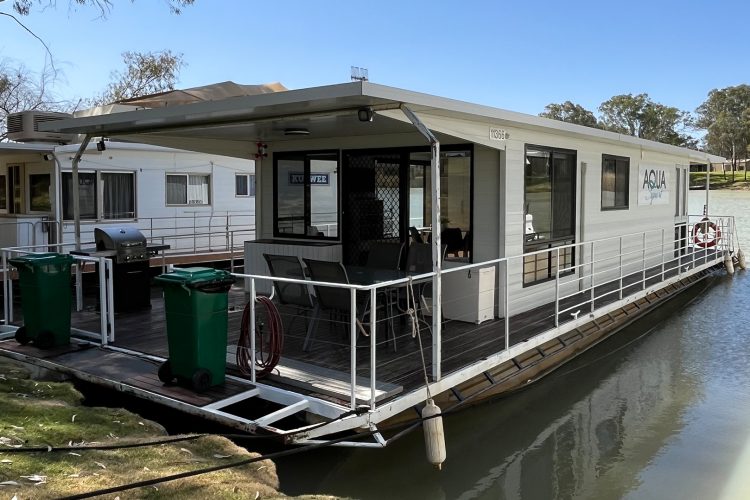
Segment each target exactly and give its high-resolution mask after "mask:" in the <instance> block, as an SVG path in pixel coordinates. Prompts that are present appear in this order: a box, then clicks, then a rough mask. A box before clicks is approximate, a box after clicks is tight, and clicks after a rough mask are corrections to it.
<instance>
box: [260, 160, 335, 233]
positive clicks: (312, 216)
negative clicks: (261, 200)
mask: <svg viewBox="0 0 750 500" xmlns="http://www.w3.org/2000/svg"><path fill="white" fill-rule="evenodd" d="M338 166H339V155H338V152H299V153H276V154H274V195H275V196H274V235H275V236H294V237H305V236H307V237H315V238H321V237H322V238H335V237H337V236H338V224H339V220H338V216H339V206H338Z"/></svg>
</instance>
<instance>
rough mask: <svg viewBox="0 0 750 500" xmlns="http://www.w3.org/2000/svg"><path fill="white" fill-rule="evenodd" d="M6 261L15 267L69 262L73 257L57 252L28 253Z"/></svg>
mask: <svg viewBox="0 0 750 500" xmlns="http://www.w3.org/2000/svg"><path fill="white" fill-rule="evenodd" d="M8 262H10V263H11V264H12V265H14V266H16V267H18V266H26V267H40V266H49V265H64V264H70V263H72V262H73V257H71V256H70V255H64V254H59V253H30V254H26V255H20V256H18V257H14V258H12V259H8Z"/></svg>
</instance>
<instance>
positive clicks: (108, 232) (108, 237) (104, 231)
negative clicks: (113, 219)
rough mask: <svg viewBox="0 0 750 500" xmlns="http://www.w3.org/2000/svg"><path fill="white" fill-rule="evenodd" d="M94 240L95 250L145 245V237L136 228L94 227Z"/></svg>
mask: <svg viewBox="0 0 750 500" xmlns="http://www.w3.org/2000/svg"><path fill="white" fill-rule="evenodd" d="M94 240H96V249H97V250H100V251H101V250H117V249H118V248H122V247H134V246H137V247H141V246H143V247H145V246H146V237H145V236H143V233H141V232H140V231H139V230H138V229H136V228H134V227H129V226H123V227H96V228H94Z"/></svg>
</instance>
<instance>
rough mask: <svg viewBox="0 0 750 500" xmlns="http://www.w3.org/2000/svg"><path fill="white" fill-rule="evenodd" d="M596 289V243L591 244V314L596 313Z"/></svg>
mask: <svg viewBox="0 0 750 500" xmlns="http://www.w3.org/2000/svg"><path fill="white" fill-rule="evenodd" d="M595 291H596V290H595V287H594V242H593V241H592V242H591V312H592V313H593V312H594V300H595V299H596V293H595Z"/></svg>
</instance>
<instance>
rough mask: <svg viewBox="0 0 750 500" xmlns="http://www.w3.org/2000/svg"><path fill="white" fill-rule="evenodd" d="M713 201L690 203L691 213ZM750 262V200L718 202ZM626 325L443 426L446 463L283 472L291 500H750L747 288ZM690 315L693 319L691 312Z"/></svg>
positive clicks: (411, 447) (333, 459)
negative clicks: (305, 496)
mask: <svg viewBox="0 0 750 500" xmlns="http://www.w3.org/2000/svg"><path fill="white" fill-rule="evenodd" d="M704 202H705V193H704V192H703V191H692V192H691V197H690V208H691V213H701V212H702V209H703V203H704ZM710 208H711V210H710V213H712V214H719V215H723V214H734V215H736V216H737V227H738V231H739V234H740V239H741V241H744V242H746V244H747V245H748V246H747V247H746V248H747V249H746V250H745V251H746V252H747V253H748V254H750V251H749V250H750V193H749V192H731V191H720V192H716V193H713V192H712V193H711V207H710ZM707 286H708V287H707V288H705V289H702V287H700V286H699V287H694V289H693V290H691V291H689V292H687V293H686V294H683V296H681V297H680V298H679V299H678V300H677V301H673V302H672V303H670V304H669V305H668V306H667V307H663V308H661V310H659V311H657V312H656V313H654V314H651V315H649V316H648V317H647V318H645V319H643V320H641V321H639V322H637V323H635V324H633V325H631V326H630V327H629V328H627V329H626V330H623V331H622V332H620V333H618V334H617V335H616V336H615V338H613V339H610V340H608V341H607V342H605V343H604V344H602V345H600V346H598V347H597V348H595V349H593V350H591V351H589V352H587V353H585V354H584V355H583V356H580V357H579V358H577V359H576V360H574V361H572V362H571V363H569V364H567V365H565V366H563V367H562V368H560V369H559V370H558V371H557V372H555V373H553V374H552V375H551V376H549V377H547V378H546V379H543V380H542V381H540V382H538V383H537V384H534V385H532V386H531V387H529V388H528V389H527V390H524V391H522V392H520V393H517V394H515V395H513V396H510V397H507V398H505V399H502V400H496V401H492V402H489V403H486V404H482V405H480V406H477V407H474V408H471V409H469V410H467V411H464V412H461V413H458V414H455V415H451V416H449V417H446V419H445V422H444V424H445V430H446V446H447V452H448V458H447V460H446V462H445V464H444V465H443V470H442V471H437V470H434V469H433V468H432V467H431V466H430V465H429V464H427V462H426V460H425V455H424V444H423V440H422V439H423V438H422V434H421V430H419V431H417V432H414V433H412V434H410V435H408V436H406V437H405V438H402V439H400V440H398V441H396V442H395V443H393V444H392V445H389V446H388V447H387V448H386V449H384V450H377V451H373V450H350V449H340V448H338V449H332V448H329V449H325V450H321V451H319V452H315V453H309V454H301V455H298V456H295V457H293V458H290V459H286V460H282V461H280V462H279V463H278V470H279V476H280V480H281V489H282V491H284V492H286V493H287V494H301V493H312V492H316V493H325V494H332V495H339V496H347V497H354V498H373V499H375V498H378V499H382V498H388V499H401V498H404V499H421V498H424V499H443V498H446V499H473V498H479V499H503V498H508V499H515V498H528V499H550V498H591V499H605V498H606V499H608V498H628V499H642V498H647V499H652V498H654V499H662V498H680V499H688V498H691V499H692V498H711V499H713V498H732V499H734V498H750V328H748V323H750V314H748V310H749V309H750V308H749V307H748V306H749V303H750V276H748V274H747V272H743V271H738V272H737V273H735V275H734V277H728V276H726V274H725V273H723V272H722V273H719V274H717V276H716V277H715V278H713V279H710V280H708V283H707ZM688 304H689V305H688Z"/></svg>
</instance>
